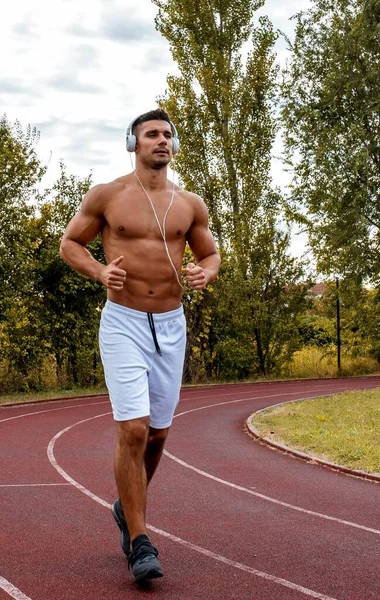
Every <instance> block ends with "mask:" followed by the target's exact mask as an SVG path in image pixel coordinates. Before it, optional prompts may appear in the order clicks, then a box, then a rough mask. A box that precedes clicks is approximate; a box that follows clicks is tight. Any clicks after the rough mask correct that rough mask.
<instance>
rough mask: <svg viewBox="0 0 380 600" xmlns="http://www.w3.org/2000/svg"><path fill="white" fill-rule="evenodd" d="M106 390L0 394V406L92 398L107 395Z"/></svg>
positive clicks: (78, 389)
mask: <svg viewBox="0 0 380 600" xmlns="http://www.w3.org/2000/svg"><path fill="white" fill-rule="evenodd" d="M107 393H108V392H107V390H106V388H93V387H92V388H76V389H72V390H49V391H48V392H28V393H20V394H0V405H2V404H17V403H21V402H36V401H41V402H43V401H44V400H45V401H47V400H54V399H55V398H76V397H78V396H86V395H87V396H92V395H93V394H107Z"/></svg>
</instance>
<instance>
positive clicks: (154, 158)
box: [141, 154, 172, 171]
mask: <svg viewBox="0 0 380 600" xmlns="http://www.w3.org/2000/svg"><path fill="white" fill-rule="evenodd" d="M171 159H172V157H171V156H170V155H169V154H165V155H160V154H152V155H151V156H150V157H146V158H143V157H141V162H142V163H143V164H144V166H145V167H148V168H149V169H154V170H155V171H160V170H161V169H164V168H165V167H166V166H167V165H168V164H169V163H170V161H171Z"/></svg>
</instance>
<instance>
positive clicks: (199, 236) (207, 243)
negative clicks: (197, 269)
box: [187, 202, 217, 262]
mask: <svg viewBox="0 0 380 600" xmlns="http://www.w3.org/2000/svg"><path fill="white" fill-rule="evenodd" d="M187 241H188V243H189V246H190V249H191V251H192V253H193V255H194V258H195V260H196V262H200V261H201V260H202V259H203V258H206V256H210V254H215V253H216V252H217V248H216V244H215V240H214V238H213V235H212V233H211V231H210V229H209V226H208V214H207V209H206V206H205V205H204V204H203V202H202V205H201V206H200V207H199V209H198V210H197V214H196V216H195V219H194V222H193V224H192V226H191V227H190V229H189V231H188V234H187Z"/></svg>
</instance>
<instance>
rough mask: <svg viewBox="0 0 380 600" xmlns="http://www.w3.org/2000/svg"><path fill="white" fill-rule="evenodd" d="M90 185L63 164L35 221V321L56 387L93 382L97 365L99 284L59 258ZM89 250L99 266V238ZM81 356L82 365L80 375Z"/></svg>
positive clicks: (101, 256)
mask: <svg viewBox="0 0 380 600" xmlns="http://www.w3.org/2000/svg"><path fill="white" fill-rule="evenodd" d="M90 186H91V176H89V177H85V178H83V179H80V178H79V177H76V176H74V175H69V174H68V173H67V172H66V168H65V166H64V164H63V163H62V164H61V174H60V177H59V179H58V181H57V182H56V183H55V185H54V186H53V189H52V191H51V198H50V199H49V200H48V201H46V200H45V201H44V202H43V203H42V204H41V206H40V216H39V218H38V219H36V220H35V222H34V294H35V295H36V296H37V297H38V298H39V299H40V304H39V307H38V309H36V317H37V319H38V321H39V322H40V323H43V324H44V327H45V329H46V335H47V338H48V340H49V344H50V351H51V352H53V354H54V357H55V360H56V365H57V376H58V380H59V381H60V382H61V383H63V382H64V381H67V382H69V383H74V384H78V383H82V384H86V385H88V384H92V383H94V379H95V380H96V373H95V371H96V369H97V365H98V363H99V357H98V354H99V353H98V342H97V339H98V338H97V329H98V325H99V318H100V307H101V305H102V304H103V303H104V296H105V294H104V289H103V286H102V285H101V284H100V283H98V282H95V281H92V280H90V279H88V278H86V277H83V276H82V275H80V274H79V273H77V272H76V271H74V270H73V269H71V268H70V267H69V266H68V265H67V264H66V263H64V262H63V261H62V259H61V258H60V256H59V244H60V240H61V237H62V235H63V232H64V230H65V228H66V226H67V223H68V222H69V220H70V219H71V218H72V217H73V216H74V214H75V213H76V212H77V211H78V210H79V207H80V204H81V201H82V197H83V195H84V194H85V193H86V192H87V191H88V189H89V188H90ZM89 249H90V251H91V253H92V254H93V256H94V257H95V258H96V259H97V260H100V261H103V262H104V253H103V249H102V246H101V242H100V239H99V237H97V238H96V239H95V240H94V241H93V242H92V243H91V244H90V245H89ZM83 353H85V354H86V361H87V365H86V366H85V367H84V369H82V374H81V375H80V372H79V362H80V356H81V354H83ZM66 367H67V369H68V372H67V370H66ZM95 382H96V381H95Z"/></svg>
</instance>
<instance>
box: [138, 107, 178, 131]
mask: <svg viewBox="0 0 380 600" xmlns="http://www.w3.org/2000/svg"><path fill="white" fill-rule="evenodd" d="M147 121H166V122H167V123H169V124H170V117H169V115H168V113H167V112H165V111H164V110H162V108H156V109H155V110H150V111H149V112H146V113H144V114H143V115H140V116H139V118H138V119H136V121H135V122H134V123H133V127H132V134H133V135H135V130H136V127H137V126H138V125H141V124H142V123H146V122H147ZM170 128H171V124H170Z"/></svg>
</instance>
